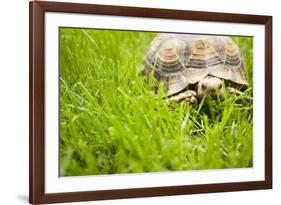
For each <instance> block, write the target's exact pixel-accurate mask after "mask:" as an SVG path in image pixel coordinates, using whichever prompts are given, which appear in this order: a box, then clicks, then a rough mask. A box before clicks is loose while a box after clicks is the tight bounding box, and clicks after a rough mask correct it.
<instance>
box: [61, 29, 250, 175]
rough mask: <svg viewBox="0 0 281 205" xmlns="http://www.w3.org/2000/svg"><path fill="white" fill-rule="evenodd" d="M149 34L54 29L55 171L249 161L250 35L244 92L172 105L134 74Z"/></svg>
mask: <svg viewBox="0 0 281 205" xmlns="http://www.w3.org/2000/svg"><path fill="white" fill-rule="evenodd" d="M154 36H155V33H148V32H124V31H97V30H88V29H87V30H83V29H69V28H61V29H60V175H61V176H77V175H99V174H116V173H139V172H159V171H180V170H202V169H204V170H205V169H222V168H240V167H251V166H252V160H253V137H252V136H253V129H252V128H253V106H252V102H251V101H249V100H246V99H247V97H251V96H252V58H253V57H252V38H241V37H235V38H234V40H235V41H236V42H237V43H238V44H239V46H240V47H241V49H242V52H243V54H244V58H245V65H246V71H247V77H248V81H249V88H248V89H247V90H246V91H245V93H244V94H243V95H242V96H239V97H235V96H226V98H225V100H222V101H213V100H210V99H204V100H203V101H202V102H201V103H200V104H198V105H197V106H189V105H187V104H184V103H181V104H173V103H168V102H167V101H166V100H163V99H162V97H161V96H157V95H155V94H153V93H152V92H151V86H150V85H149V84H148V83H147V82H146V81H145V79H144V78H143V77H142V76H140V75H139V71H140V70H141V69H142V68H143V67H144V57H145V54H146V51H147V49H148V47H149V44H150V42H151V40H152V39H153V38H154Z"/></svg>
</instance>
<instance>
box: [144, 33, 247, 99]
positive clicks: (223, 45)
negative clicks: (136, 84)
mask: <svg viewBox="0 0 281 205" xmlns="http://www.w3.org/2000/svg"><path fill="white" fill-rule="evenodd" d="M145 73H146V75H147V76H150V75H151V74H152V73H153V76H154V78H155V79H156V80H158V81H159V82H162V83H163V84H164V87H165V91H166V94H167V96H168V97H169V98H170V99H171V100H173V101H176V102H182V101H187V102H190V103H195V102H196V101H197V99H201V98H202V97H203V96H219V97H223V96H224V92H223V88H222V80H224V82H225V83H226V84H227V85H228V87H227V90H229V91H232V92H235V90H237V89H236V88H237V87H238V86H239V85H240V86H241V87H243V86H244V87H245V86H247V80H246V77H245V68H244V60H243V56H242V54H241V51H240V49H239V47H238V46H237V44H236V43H235V42H234V41H233V40H232V39H231V38H230V37H226V36H206V35H188V34H170V33H160V34H157V36H156V37H155V39H154V40H153V41H152V43H151V45H150V48H149V50H148V53H147V55H146V59H145ZM237 92H238V93H239V90H237Z"/></svg>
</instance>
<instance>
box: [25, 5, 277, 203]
mask: <svg viewBox="0 0 281 205" xmlns="http://www.w3.org/2000/svg"><path fill="white" fill-rule="evenodd" d="M47 11H51V12H67V13H87V14H102V15H113V16H130V17H151V18H163V19H183V20H198V21H211V22H231V23H248V24H260V25H264V26H265V52H264V53H265V71H264V72H265V73H264V74H265V145H264V148H265V180H264V181H251V182H235V183H220V184H205V185H186V186H169V187H151V188H137V189H120V190H107V191H87V192H71V193H57V194H56V193H54V194H46V193H45V192H44V129H45V127H44V107H45V103H44V96H45V93H44V69H45V68H44V13H45V12H47ZM29 20H30V31H29V43H30V44H29V47H30V50H29V52H30V53H29V62H30V71H29V78H30V79H29V84H30V85H29V91H30V97H29V103H30V104H29V124H30V125H29V126H30V127H29V132H30V139H29V140H30V142H29V146H30V148H29V161H30V164H29V201H30V203H33V204H38V203H55V202H73V201H88V200H103V199H120V198H134V197H152V196H164V195H180V194H197V193H211V192H226V191H240V190H254V189H270V188H272V16H260V15H245V14H230V13H228V14H226V13H214V12H199V11H183V10H168V9H155V8H136V7H120V6H104V5H93V4H77V3H58V2H42V1H34V2H30V4H29Z"/></svg>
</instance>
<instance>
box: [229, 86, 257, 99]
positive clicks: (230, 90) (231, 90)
mask: <svg viewBox="0 0 281 205" xmlns="http://www.w3.org/2000/svg"><path fill="white" fill-rule="evenodd" d="M226 89H227V91H228V93H230V94H232V95H235V96H241V95H243V94H244V93H243V92H241V91H240V90H237V89H235V88H233V87H227V88H226ZM245 98H246V99H247V100H253V98H252V97H250V96H245Z"/></svg>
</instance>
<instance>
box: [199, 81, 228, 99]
mask: <svg viewBox="0 0 281 205" xmlns="http://www.w3.org/2000/svg"><path fill="white" fill-rule="evenodd" d="M197 95H198V97H204V96H212V97H223V88H222V81H221V79H219V78H217V77H213V76H207V77H205V78H203V79H202V80H200V81H199V82H198V86H197Z"/></svg>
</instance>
